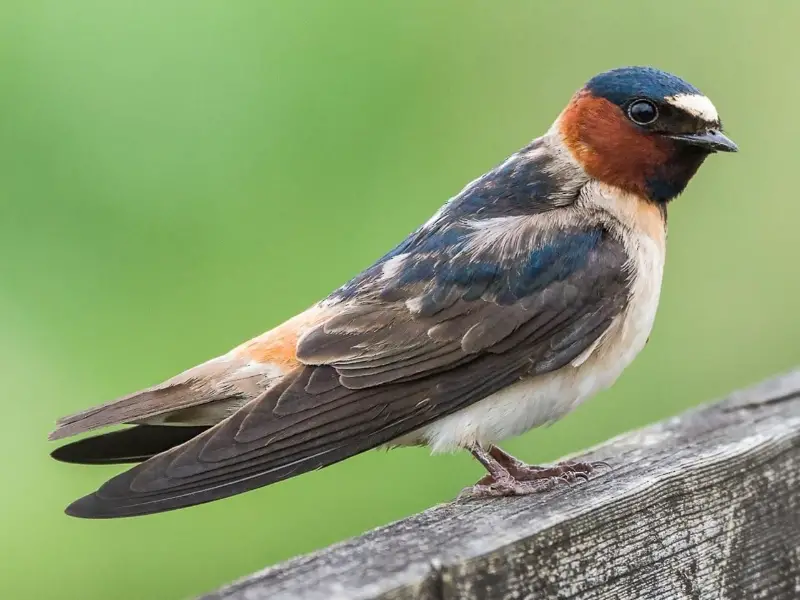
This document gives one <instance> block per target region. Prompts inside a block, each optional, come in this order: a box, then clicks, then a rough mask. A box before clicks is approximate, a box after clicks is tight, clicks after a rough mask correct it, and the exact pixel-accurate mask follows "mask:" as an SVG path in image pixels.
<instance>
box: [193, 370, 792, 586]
mask: <svg viewBox="0 0 800 600" xmlns="http://www.w3.org/2000/svg"><path fill="white" fill-rule="evenodd" d="M583 456H584V457H586V458H587V459H588V460H607V461H608V462H609V463H611V464H612V465H613V470H612V471H611V472H609V473H604V474H602V475H600V476H596V477H593V478H592V480H590V481H589V482H585V483H580V484H575V485H573V486H567V485H565V486H564V487H562V488H560V489H556V490H554V491H552V492H550V493H547V494H543V495H540V496H532V497H525V498H503V499H490V500H480V501H478V500H471V501H464V500H460V501H457V502H454V503H451V504H446V505H442V506H438V507H435V508H432V509H430V510H427V511H425V512H423V513H421V514H419V515H415V516H413V517H410V518H408V519H405V520H403V521H399V522H397V523H394V524H391V525H388V526H386V527H382V528H379V529H376V530H374V531H371V532H369V533H367V534H365V535H363V536H361V537H359V538H356V539H353V540H349V541H346V542H343V543H341V544H337V545H334V546H331V547H329V548H326V549H324V550H322V551H320V552H317V553H314V554H311V555H308V556H303V557H300V558H296V559H294V560H291V561H288V562H286V563H284V564H281V565H277V566H275V567H272V568H269V569H266V570H265V571H262V572H260V573H257V574H255V575H253V576H251V577H248V578H245V579H243V580H241V581H239V582H236V583H234V584H232V585H230V586H228V587H226V588H223V589H222V590H220V591H218V592H216V593H214V594H211V595H209V596H207V597H206V598H207V599H208V600H211V599H217V600H222V599H224V600H266V599H271V600H275V599H279V598H289V599H301V598H302V599H304V600H315V599H324V600H331V599H339V598H342V599H344V598H346V599H364V600H366V599H370V600H372V599H384V600H406V599H415V600H445V599H446V600H455V599H476V600H477V599H487V600H490V599H491V600H494V599H498V598H576V599H577V598H580V599H584V600H600V599H611V598H614V599H616V598H620V599H627V598H630V599H640V598H647V599H651V598H652V599H660V598H686V599H689V600H705V599H712V598H713V599H715V600H716V599H738V598H769V599H782V598H786V599H793V600H794V599H797V598H800V371H795V372H793V373H790V374H788V375H785V376H783V377H780V378H777V379H774V380H772V381H769V382H766V383H764V384H761V385H759V386H756V387H755V388H752V389H749V390H745V391H741V392H736V393H734V394H732V395H731V396H730V397H729V398H727V399H725V400H722V401H720V402H717V403H715V404H711V405H707V406H703V407H700V408H697V409H694V410H691V411H689V412H687V413H685V414H683V415H682V416H679V417H675V418H672V419H669V420H667V421H664V422H661V423H658V424H655V425H652V426H650V427H646V428H644V429H641V430H638V431H633V432H631V433H627V434H624V435H622V436H620V437H618V438H615V439H612V440H610V441H609V442H607V443H605V444H603V445H601V446H599V447H597V448H594V449H592V450H590V451H589V452H587V453H586V454H584V455H583Z"/></svg>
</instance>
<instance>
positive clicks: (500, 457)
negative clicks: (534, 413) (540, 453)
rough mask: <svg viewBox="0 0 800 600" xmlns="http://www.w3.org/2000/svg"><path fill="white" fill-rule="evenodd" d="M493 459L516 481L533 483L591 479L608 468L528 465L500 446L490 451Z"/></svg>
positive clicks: (596, 464)
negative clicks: (598, 471)
mask: <svg viewBox="0 0 800 600" xmlns="http://www.w3.org/2000/svg"><path fill="white" fill-rule="evenodd" d="M489 454H490V455H491V457H492V458H493V459H494V460H495V461H497V463H499V464H500V465H501V466H502V467H504V468H505V469H506V471H507V472H508V473H509V475H511V476H512V477H513V478H514V479H516V480H518V481H532V480H536V479H550V478H552V477H560V478H561V479H564V480H565V481H568V482H573V481H575V480H576V479H589V475H590V474H591V473H592V472H594V470H595V469H597V468H598V467H608V466H609V465H608V463H604V462H600V461H598V462H571V461H565V462H560V463H556V464H555V465H553V466H551V467H539V466H536V465H528V464H526V463H524V462H522V461H521V460H519V459H518V458H515V457H513V456H511V455H510V454H509V453H508V452H506V451H505V450H502V449H501V448H499V447H498V446H492V447H491V448H490V449H489Z"/></svg>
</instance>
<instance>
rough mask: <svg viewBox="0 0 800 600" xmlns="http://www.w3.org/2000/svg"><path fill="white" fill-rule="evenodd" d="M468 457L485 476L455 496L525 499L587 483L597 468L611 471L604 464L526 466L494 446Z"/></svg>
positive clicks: (575, 463)
mask: <svg viewBox="0 0 800 600" xmlns="http://www.w3.org/2000/svg"><path fill="white" fill-rule="evenodd" d="M471 451H472V454H473V455H474V456H475V458H477V459H478V460H479V461H480V462H481V464H482V465H483V466H484V467H486V470H487V471H489V473H488V474H487V475H486V476H484V477H483V478H482V479H481V480H480V481H478V482H477V483H476V484H475V485H474V486H472V487H469V488H466V489H465V490H463V491H462V492H461V494H460V495H459V497H462V496H470V497H496V496H527V495H529V494H538V493H541V492H547V491H550V490H552V489H553V488H554V487H556V486H557V485H559V484H562V483H574V482H575V481H578V480H579V479H582V480H588V479H589V475H590V474H592V473H593V472H594V471H596V470H597V469H598V468H601V467H606V468H611V467H610V466H609V464H608V463H606V462H602V461H597V462H578V461H576V462H572V461H564V462H560V463H556V464H555V465H552V466H549V467H539V466H536V465H528V464H525V463H524V462H522V461H520V460H518V459H516V458H514V457H513V456H511V455H510V454H507V453H506V452H504V451H503V450H501V449H500V448H498V447H497V446H492V447H491V448H490V449H489V450H488V451H486V450H484V449H482V448H480V447H478V446H476V447H474V448H472V450H471Z"/></svg>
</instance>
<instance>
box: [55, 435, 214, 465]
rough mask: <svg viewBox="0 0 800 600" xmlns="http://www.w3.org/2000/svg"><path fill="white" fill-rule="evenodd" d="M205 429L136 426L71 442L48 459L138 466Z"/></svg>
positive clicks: (88, 463)
mask: <svg viewBox="0 0 800 600" xmlns="http://www.w3.org/2000/svg"><path fill="white" fill-rule="evenodd" d="M207 429H208V427H207V426H185V425H136V426H134V427H129V428H128V429H122V430H120V431H112V432H110V433H104V434H101V435H95V436H93V437H90V438H86V439H83V440H78V441H77V442H72V443H71V444H67V445H65V446H61V447H60V448H57V449H55V450H54V451H53V452H52V453H51V454H50V456H52V457H53V458H55V459H56V460H59V461H61V462H66V463H74V464H81V465H117V464H125V463H137V462H142V461H144V460H147V459H148V458H151V457H153V456H155V455H156V454H160V453H161V452H164V451H166V450H169V449H170V448H174V447H175V446H179V445H180V444H183V443H184V442H188V441H189V440H190V439H192V438H194V437H196V436H198V435H200V434H201V433H203V432H204V431H206V430H207Z"/></svg>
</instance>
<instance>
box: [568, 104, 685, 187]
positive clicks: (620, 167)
mask: <svg viewBox="0 0 800 600" xmlns="http://www.w3.org/2000/svg"><path fill="white" fill-rule="evenodd" d="M560 127H561V135H562V137H563V139H564V143H565V144H566V145H567V147H568V148H569V149H570V151H571V152H572V154H573V156H574V157H575V158H576V159H577V160H578V161H579V162H580V163H581V164H582V165H583V168H584V169H585V170H586V172H587V173H588V174H589V175H590V176H591V177H593V178H595V179H598V180H600V181H602V182H604V183H608V184H610V185H614V186H616V187H619V188H622V189H624V190H626V191H628V192H632V193H635V194H638V195H641V196H647V195H648V194H647V180H648V179H649V178H650V177H651V176H653V175H654V174H655V173H656V171H657V170H658V169H659V167H661V166H662V165H664V164H665V163H666V162H667V161H668V160H669V158H670V156H671V151H672V149H671V147H670V145H669V144H668V143H667V141H666V140H663V139H661V138H659V137H657V136H655V135H648V134H647V133H643V132H642V131H641V130H639V129H638V128H637V127H636V126H635V125H633V124H632V123H631V122H630V121H629V120H628V118H627V117H626V116H625V114H624V113H623V112H622V110H621V109H620V108H619V107H618V106H616V105H615V104H613V103H611V102H609V101H608V100H606V99H605V98H598V97H595V96H592V95H591V94H589V93H588V92H579V93H578V94H576V95H575V97H573V99H572V101H571V102H570V104H569V106H567V108H566V109H565V110H564V113H563V114H562V116H561V122H560Z"/></svg>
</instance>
